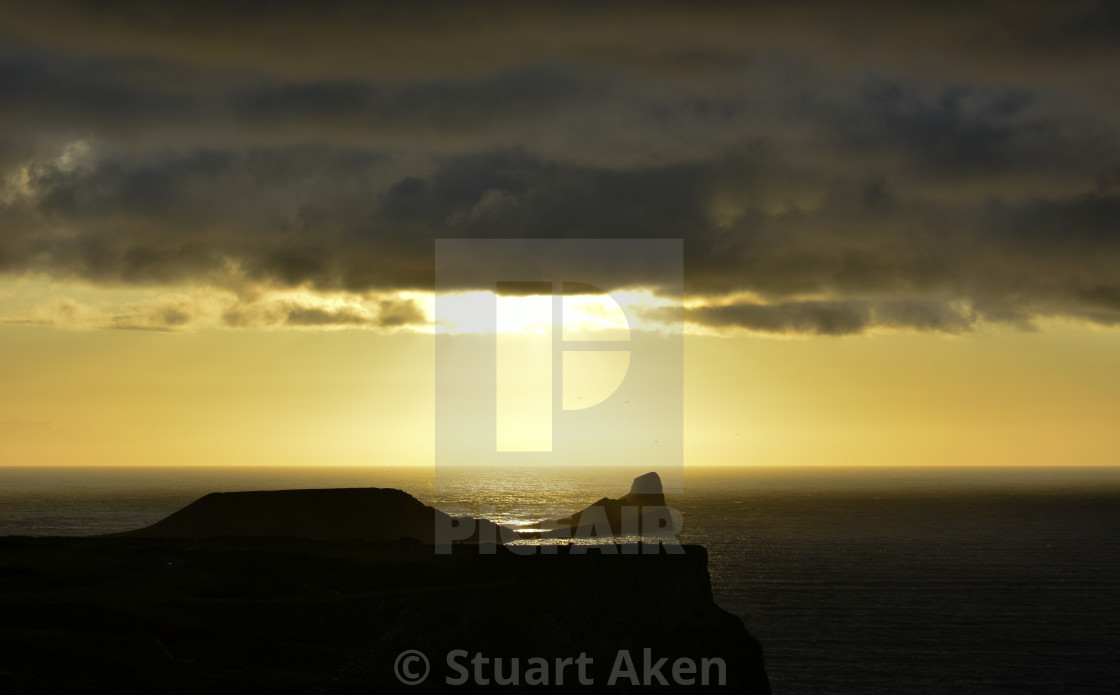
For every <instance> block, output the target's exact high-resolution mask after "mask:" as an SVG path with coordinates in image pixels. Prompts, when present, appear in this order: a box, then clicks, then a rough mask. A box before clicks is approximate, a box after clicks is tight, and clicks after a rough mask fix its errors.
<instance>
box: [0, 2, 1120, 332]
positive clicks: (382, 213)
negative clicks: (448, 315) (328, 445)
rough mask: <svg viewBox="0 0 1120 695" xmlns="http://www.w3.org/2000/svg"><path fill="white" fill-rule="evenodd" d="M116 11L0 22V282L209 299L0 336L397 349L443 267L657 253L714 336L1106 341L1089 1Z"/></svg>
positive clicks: (53, 315)
mask: <svg viewBox="0 0 1120 695" xmlns="http://www.w3.org/2000/svg"><path fill="white" fill-rule="evenodd" d="M117 5H118V6H117V9H116V11H113V12H103V11H100V10H94V9H93V8H92V6H90V5H88V4H86V3H82V2H66V3H60V4H52V5H51V7H50V8H45V6H42V5H40V4H38V3H26V2H7V3H3V4H0V36H2V37H4V38H6V39H7V40H6V41H5V42H4V46H5V47H4V48H3V49H0V95H2V96H0V124H2V125H3V128H2V129H0V132H2V133H5V135H0V219H2V220H3V222H2V223H3V234H0V273H6V274H8V275H10V276H18V275H23V274H28V273H39V274H44V275H46V276H49V277H53V278H56V279H58V280H60V281H65V282H71V281H82V282H89V283H93V284H94V285H96V286H99V287H104V288H114V287H121V286H124V287H131V288H138V289H143V290H145V291H149V292H152V293H155V294H159V293H166V292H169V291H171V290H172V288H182V287H190V288H195V290H197V292H196V294H197V296H202V295H203V294H205V293H206V292H211V293H223V292H224V293H232V295H233V296H232V297H226V299H224V300H222V301H221V302H217V303H215V302H213V301H211V300H206V302H202V304H201V305H200V303H199V302H198V301H196V300H195V299H194V298H193V297H195V295H191V297H192V299H191V300H190V301H188V302H186V303H185V304H182V305H176V304H174V303H171V304H167V305H164V304H158V303H157V304H153V305H151V306H148V305H144V306H135V307H122V306H115V307H107V308H103V309H99V310H98V311H100V312H101V313H99V314H96V315H94V314H89V315H84V314H81V311H83V310H80V309H77V308H74V307H71V309H72V311H74V312H77V313H76V314H74V315H73V316H70V317H67V316H66V315H65V312H64V311H63V310H62V309H60V308H59V307H54V308H53V309H51V311H49V312H46V314H45V315H44V316H43V317H38V318H36V317H31V316H11V317H9V318H8V319H6V320H8V321H12V320H42V321H48V322H54V321H57V322H60V323H63V324H67V325H77V324H81V325H99V326H103V327H116V328H129V329H138V330H168V331H179V330H193V329H194V328H196V327H199V326H208V325H218V326H226V327H275V328H279V327H292V328H300V329H307V330H311V329H325V328H331V327H352V328H353V327H367V328H375V329H379V330H391V329H395V328H399V327H409V326H417V325H421V324H422V323H423V322H424V320H425V319H424V316H423V312H421V311H419V310H418V309H416V308H415V307H414V306H413V307H410V305H409V304H408V303H407V302H406V303H403V304H393V305H392V306H382V305H380V304H378V302H379V301H380V298H381V297H382V296H392V295H394V293H397V292H401V291H430V290H431V289H432V282H433V265H432V263H433V255H434V242H435V240H436V239H446V238H505V239H540V238H602V239H614V238H628V239H645V238H650V239H665V238H680V239H683V240H684V248H685V255H686V258H685V272H686V278H685V279H686V289H687V292H688V293H689V295H690V296H691V297H698V298H703V300H704V301H703V302H701V303H699V304H697V307H698V308H696V309H695V310H693V311H692V312H690V320H692V321H694V322H695V323H698V324H702V325H705V326H709V327H723V328H729V327H733V326H739V327H743V328H747V329H750V330H759V331H767V332H775V333H788V332H807V333H816V334H826V335H846V334H853V333H860V332H864V331H867V330H872V329H875V328H905V329H911V330H929V331H941V332H949V333H957V332H963V331H967V330H971V329H974V328H975V327H976V326H978V325H982V324H984V323H989V322H1006V323H1010V324H1014V325H1019V326H1029V325H1032V322H1034V321H1035V320H1036V319H1038V318H1042V317H1049V316H1059V317H1067V318H1072V319H1076V320H1085V321H1092V322H1095V323H1098V324H1102V325H1113V324H1117V323H1120V303H1118V302H1117V301H1116V289H1115V288H1116V287H1117V282H1116V277H1117V270H1118V268H1120V240H1118V237H1117V234H1118V232H1117V230H1118V229H1120V183H1118V182H1120V175H1118V174H1117V172H1118V171H1120V126H1118V125H1117V124H1118V123H1120V100H1118V99H1117V98H1116V96H1115V90H1113V89H1111V82H1112V79H1113V77H1114V76H1113V75H1112V72H1113V71H1112V68H1111V66H1113V65H1115V64H1117V62H1118V60H1120V55H1118V53H1120V43H1118V42H1117V41H1116V40H1115V38H1114V37H1115V36H1116V35H1117V32H1115V31H1114V30H1115V29H1116V27H1117V26H1120V13H1118V12H1117V10H1116V9H1115V8H1113V7H1112V6H1110V5H1108V4H1103V3H1088V4H1084V5H1082V4H1076V3H1071V4H1066V5H1061V6H1059V5H1034V4H1030V3H1027V4H1023V3H1010V2H993V3H968V4H954V5H951V6H941V7H938V8H936V10H935V9H932V8H925V7H920V6H903V5H898V4H879V5H866V4H846V5H845V4H841V5H834V4H822V3H813V2H806V3H794V4H792V6H791V4H790V3H781V4H778V3H766V2H763V3H751V4H743V5H734V4H726V3H693V4H690V5H689V6H687V7H685V6H681V5H679V4H671V3H665V4H661V3H652V4H651V3H643V4H641V5H640V6H639V5H636V4H635V5H630V4H622V5H612V6H610V7H604V6H600V5H587V4H579V3H577V4H574V5H573V4H567V5H563V6H541V5H533V6H525V5H522V4H517V5H513V4H508V3H492V4H488V5H486V6H484V7H482V8H481V9H480V8H479V7H478V6H474V5H472V6H471V7H463V6H460V5H442V4H440V3H436V4H435V5H429V4H423V5H416V4H411V3H410V4H401V5H392V4H390V5H385V4H382V3H379V4H377V5H375V6H371V5H367V4H355V3H344V2H331V3H327V4H326V5H323V6H318V5H317V6H315V7H314V8H312V7H310V6H304V5H301V4H299V3H284V4H281V5H278V6H274V7H272V8H270V9H268V10H267V11H262V9H261V8H260V7H258V6H256V5H252V4H241V3H209V2H205V3H202V4H197V3H192V4H190V5H189V6H188V5H186V4H184V3H177V2H172V3H160V4H159V5H158V6H153V5H149V4H140V3H132V2H120V3H117ZM491 260H492V261H499V262H500V261H501V260H502V259H491ZM584 260H585V261H586V262H587V263H588V264H589V268H590V271H594V274H595V276H596V277H601V276H602V275H603V273H604V272H607V273H609V274H611V276H612V277H614V278H615V283H616V285H617V286H635V285H643V284H647V283H648V282H649V277H650V276H649V274H648V273H647V272H646V271H647V267H646V265H645V264H644V263H643V259H641V258H628V259H619V258H614V257H603V258H588V259H584ZM518 270H520V271H522V272H528V271H530V270H531V268H518ZM590 271H589V272H590ZM511 277H512V276H511ZM525 279H530V280H531V279H533V278H525ZM462 289H469V288H468V287H464V288H462ZM285 293H288V294H285ZM299 293H303V295H300V296H301V297H302V298H299V299H293V297H295V296H296V295H298V294H299ZM744 293H746V294H749V295H751V296H752V297H754V298H755V299H756V300H757V301H754V302H738V301H735V300H734V298H735V297H737V296H739V295H742V294H744ZM308 297H311V298H310V299H309V298H308ZM962 307H967V309H964V308H962Z"/></svg>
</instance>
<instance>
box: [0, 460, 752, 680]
mask: <svg viewBox="0 0 1120 695" xmlns="http://www.w3.org/2000/svg"><path fill="white" fill-rule="evenodd" d="M652 481H653V479H652V478H650V477H648V476H643V477H642V478H639V479H638V481H636V482H635V486H634V487H633V488H632V490H631V495H627V497H629V498H630V499H631V501H642V502H647V501H657V502H661V503H662V504H663V503H664V497H663V495H661V493H660V485H658V486H657V491H656V492H655V491H654V489H653V488H652V487H645V486H646V485H647V484H648V485H652ZM632 495H649V497H648V498H644V497H643V498H635V497H632ZM624 499H626V498H624ZM607 501H609V500H607ZM601 502H602V501H601ZM597 504H598V503H597ZM439 513H441V512H437V511H436V510H434V509H432V508H431V507H427V506H425V505H423V504H422V503H421V502H419V501H418V500H416V499H415V498H413V497H411V496H410V495H408V494H406V493H404V492H401V491H399V490H384V489H375V488H369V489H343V490H281V491H272V492H238V493H221V494H212V495H207V496H205V497H203V498H201V499H199V500H198V501H196V502H194V503H193V504H191V505H188V506H187V507H185V508H184V509H182V510H180V511H178V512H176V513H175V514H172V515H171V516H169V517H168V518H166V519H164V520H163V521H161V522H159V523H156V524H154V525H152V526H149V527H147V528H144V529H140V530H138V531H134V532H131V533H125V534H117V535H114V536H104V537H91V538H27V537H6V538H0V615H3V616H4V620H3V622H2V623H0V654H3V655H4V657H3V658H0V692H12V693H59V692H66V693H144V694H145V695H149V694H150V693H156V692H158V693H195V692H206V693H357V692H363V693H366V692H409V693H417V692H463V691H466V692H471V691H474V690H477V689H482V688H481V687H478V686H474V685H472V684H471V683H469V682H468V683H467V684H466V685H461V686H456V685H450V684H446V683H445V678H446V677H448V676H450V675H453V674H451V673H449V666H448V665H447V664H446V663H445V662H446V657H447V655H448V654H449V653H450V652H452V651H453V650H466V651H467V652H468V653H469V654H471V655H473V654H483V655H486V657H487V658H490V659H495V658H502V659H503V660H504V663H505V664H506V671H507V673H508V671H509V668H510V665H511V663H512V660H513V659H519V660H521V661H520V663H522V664H526V663H528V660H529V659H531V658H534V657H540V658H544V659H548V660H550V663H551V662H552V661H553V660H556V659H560V660H562V659H575V658H577V657H580V656H581V655H586V656H587V657H588V658H589V659H591V660H592V664H593V665H592V666H591V667H590V669H589V673H588V675H589V676H590V677H591V678H593V679H594V683H595V685H593V686H591V687H588V686H583V685H580V684H579V682H578V681H577V680H576V678H575V672H574V671H572V670H569V671H568V673H567V679H566V680H565V681H564V682H563V683H562V684H558V683H557V682H555V681H552V682H551V683H550V685H548V686H538V687H532V688H527V687H522V688H517V687H515V688H512V689H508V688H507V690H509V691H510V692H536V691H538V690H539V691H541V692H573V691H576V690H579V691H581V692H609V693H617V692H634V691H638V692H644V689H645V686H644V685H632V684H631V683H630V681H628V680H622V681H619V682H616V683H615V684H614V685H608V676H609V672H610V671H611V670H612V665H613V664H614V662H615V660H616V658H617V655H618V654H619V653H621V651H626V652H627V653H628V654H630V655H632V658H633V659H634V662H635V665H636V668H637V669H638V673H639V674H640V675H641V674H643V663H642V660H643V658H644V657H645V656H646V654H647V653H648V654H649V655H650V657H651V658H652V659H653V660H654V661H655V662H656V660H658V659H662V658H665V659H667V663H668V666H666V667H664V668H662V669H661V671H660V673H661V674H663V675H667V674H669V673H670V671H671V669H672V664H673V663H674V661H675V660H677V659H692V660H694V661H695V662H696V663H699V662H700V661H701V660H704V659H708V660H719V661H721V662H723V663H725V664H726V683H727V686H728V687H727V688H725V689H724V690H725V691H727V692H740V693H769V692H770V689H769V683H768V680H767V677H766V673H765V670H764V667H763V661H762V651H761V648H760V647H759V645H758V643H757V642H756V641H755V640H754V639H753V638H752V637H751V636H750V635H749V634H748V633H747V631H746V629H745V627H744V626H743V623H742V621H741V620H740V619H739V618H737V617H735V616H733V615H731V614H730V613H728V612H726V611H724V610H722V609H721V608H719V607H718V606H717V605H716V604H715V603H714V602H713V600H712V594H711V587H710V582H709V577H708V571H707V552H706V551H705V550H704V548H702V547H699V546H684V548H683V552H681V553H679V554H667V553H662V554H648V555H647V554H624V553H612V554H608V553H604V552H599V551H598V550H597V549H593V548H592V549H588V548H579V547H577V546H574V545H573V546H570V547H569V546H555V545H553V546H550V549H549V550H548V551H542V552H536V553H534V554H530V555H524V554H519V553H518V552H514V550H513V549H509V548H507V547H504V546H500V545H498V546H494V545H490V546H480V545H477V544H476V545H470V544H457V545H455V546H453V547H452V548H451V552H450V553H449V554H445V555H441V554H437V553H435V552H434V548H433V546H432V545H430V544H429V542H428V539H430V538H431V533H432V529H433V527H434V519H435V518H436V517H435V515H436V514H439ZM406 650H418V651H420V652H423V653H424V654H425V655H426V656H427V657H428V659H429V660H430V662H431V674H430V676H429V678H428V679H427V681H425V682H424V683H423V684H422V685H420V686H414V687H406V686H403V685H401V684H400V681H399V680H398V678H397V675H396V673H395V671H394V665H395V662H396V660H397V657H398V655H400V654H401V653H402V652H404V651H406ZM646 650H649V651H648V652H646ZM464 663H467V665H468V667H470V663H469V662H466V661H464ZM522 668H525V667H524V666H522ZM489 675H490V676H491V677H492V676H493V674H492V673H490V674H489ZM492 687H493V686H492V685H491V686H489V687H486V688H485V689H490V688H492Z"/></svg>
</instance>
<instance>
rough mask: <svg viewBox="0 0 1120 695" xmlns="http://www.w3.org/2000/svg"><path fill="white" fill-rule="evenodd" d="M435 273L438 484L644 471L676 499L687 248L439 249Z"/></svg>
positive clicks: (520, 244) (643, 244) (488, 245)
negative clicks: (517, 472) (461, 474)
mask: <svg viewBox="0 0 1120 695" xmlns="http://www.w3.org/2000/svg"><path fill="white" fill-rule="evenodd" d="M435 266H436V301H435V319H436V326H435V348H436V349H435V355H436V403H435V407H436V442H435V454H436V466H437V473H439V472H440V471H441V470H443V469H445V468H455V469H462V467H464V466H467V467H471V468H474V469H476V470H481V469H487V468H491V467H511V466H513V467H520V468H525V467H534V466H541V465H547V466H550V467H586V466H636V467H641V468H642V471H641V472H643V473H644V472H647V471H650V470H656V471H658V473H659V474H660V476H661V479H662V481H663V483H664V485H665V489H666V491H670V490H671V488H673V487H677V486H679V481H680V475H679V471H680V470H681V466H682V460H683V436H682V432H683V376H682V375H683V366H682V362H683V360H682V334H683V330H682V313H683V311H682V306H681V305H682V292H683V282H682V244H681V241H680V240H661V239H655V240H646V239H638V240H633V239H610V240H597V239H548V240H540V239H525V240H522V239H514V240H506V239H440V240H437V242H436V263H435ZM675 471H676V473H674V472H675ZM438 477H439V476H438V475H437V478H438Z"/></svg>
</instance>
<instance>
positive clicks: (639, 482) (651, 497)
mask: <svg viewBox="0 0 1120 695" xmlns="http://www.w3.org/2000/svg"><path fill="white" fill-rule="evenodd" d="M675 523H676V522H675V521H674V517H673V515H672V513H671V510H670V508H669V507H667V506H666V504H665V493H664V490H663V488H662V486H661V476H659V475H657V473H655V472H650V473H646V474H645V475H640V476H638V477H637V478H634V482H633V483H632V484H631V485H630V492H628V493H626V494H625V495H623V496H622V497H620V498H619V499H610V498H609V497H604V498H602V499H600V500H599V501H597V502H594V503H592V504H590V505H588V506H587V507H585V508H584V509H583V510H581V511H578V512H576V513H575V514H573V515H572V516H570V517H567V518H565V519H560V520H558V522H557V524H556V525H557V526H558V527H560V528H561V529H563V531H562V534H557V533H552V534H548V535H552V536H556V535H567V534H570V535H572V536H574V537H581V538H589V537H596V536H602V535H606V534H610V535H614V536H619V535H624V534H630V533H632V534H643V535H665V534H666V533H672V532H674V531H676V530H679V529H677V528H676V527H675ZM651 527H652V528H651Z"/></svg>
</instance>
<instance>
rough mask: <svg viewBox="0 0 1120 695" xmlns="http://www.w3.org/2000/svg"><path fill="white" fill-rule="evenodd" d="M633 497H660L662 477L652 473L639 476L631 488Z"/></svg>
mask: <svg viewBox="0 0 1120 695" xmlns="http://www.w3.org/2000/svg"><path fill="white" fill-rule="evenodd" d="M630 494H631V495H660V494H661V476H659V475H657V473H654V472H650V473H646V474H645V475H639V476H638V477H637V478H634V484H633V485H631V486H630Z"/></svg>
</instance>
